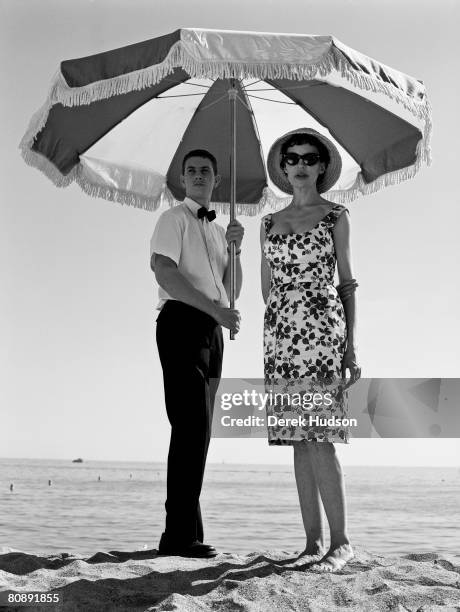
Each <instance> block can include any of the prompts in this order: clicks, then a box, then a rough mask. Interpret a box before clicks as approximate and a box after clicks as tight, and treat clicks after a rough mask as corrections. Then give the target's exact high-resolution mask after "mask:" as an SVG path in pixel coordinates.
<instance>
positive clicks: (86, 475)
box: [0, 459, 460, 556]
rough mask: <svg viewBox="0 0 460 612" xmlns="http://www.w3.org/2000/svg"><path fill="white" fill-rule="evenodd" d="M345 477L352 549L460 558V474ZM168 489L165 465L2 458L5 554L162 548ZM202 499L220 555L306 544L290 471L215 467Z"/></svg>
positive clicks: (364, 470) (0, 524)
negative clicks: (11, 551) (14, 551)
mask: <svg viewBox="0 0 460 612" xmlns="http://www.w3.org/2000/svg"><path fill="white" fill-rule="evenodd" d="M344 472H345V481H346V489H347V504H348V524H349V534H350V540H351V543H352V545H355V546H361V547H363V548H365V549H366V550H368V551H370V552H373V553H377V554H383V555H385V554H392V555H403V554H407V553H411V552H419V553H420V552H436V553H440V554H443V553H444V554H446V553H447V554H450V555H458V554H460V530H459V527H458V526H459V524H460V469H459V468H448V467H446V468H425V467H418V468H406V467H357V466H356V467H350V466H346V467H345V468H344ZM49 481H51V483H50V484H49ZM11 484H13V489H12V490H10V485H11ZM165 493H166V465H165V464H164V463H135V462H105V461H84V462H83V463H78V464H77V463H72V462H71V461H66V460H37V459H0V549H1V548H2V547H11V548H14V549H18V550H23V551H26V552H30V553H45V554H51V553H61V552H67V553H75V554H81V555H84V556H91V555H93V554H95V553H96V552H98V551H109V550H124V551H133V550H142V549H151V548H156V547H157V544H158V540H159V537H160V535H161V532H162V529H163V525H164V499H165ZM201 500H202V503H201V506H202V512H203V516H204V522H205V541H206V542H209V543H212V544H213V545H214V546H216V547H217V548H218V549H219V551H222V552H224V551H225V552H232V553H248V552H254V551H257V550H274V549H276V550H284V551H291V552H294V551H301V550H303V548H304V544H305V535H304V531H303V526H302V520H301V516H300V508H299V504H298V500H297V491H296V486H295V480H294V472H293V467H292V466H286V465H271V466H270V465H239V464H208V466H207V468H206V474H205V482H204V486H203V492H202V496H201ZM326 533H327V531H326Z"/></svg>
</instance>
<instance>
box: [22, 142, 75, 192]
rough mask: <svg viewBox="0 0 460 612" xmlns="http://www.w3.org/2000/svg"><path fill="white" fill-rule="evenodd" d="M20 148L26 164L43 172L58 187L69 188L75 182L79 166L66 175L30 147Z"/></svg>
mask: <svg viewBox="0 0 460 612" xmlns="http://www.w3.org/2000/svg"><path fill="white" fill-rule="evenodd" d="M20 148H21V155H22V158H23V160H24V161H25V162H26V164H27V165H28V166H32V167H33V168H37V169H38V170H40V171H41V172H43V174H44V175H45V176H46V177H48V178H49V179H50V181H52V183H54V185H55V186H56V187H68V186H69V185H70V184H71V183H72V182H73V181H74V180H75V177H76V174H77V169H78V166H75V167H74V168H73V169H72V170H71V171H70V172H69V174H67V175H64V174H62V173H61V172H60V171H59V170H58V169H57V168H56V166H55V165H54V164H53V163H52V162H50V161H49V160H48V158H46V157H45V156H44V155H42V154H41V153H37V152H36V151H32V150H31V149H29V148H28V147H23V146H21V147H20Z"/></svg>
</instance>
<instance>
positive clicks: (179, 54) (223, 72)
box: [19, 41, 432, 214]
mask: <svg viewBox="0 0 460 612" xmlns="http://www.w3.org/2000/svg"><path fill="white" fill-rule="evenodd" d="M176 67H182V68H183V69H184V70H185V71H186V72H188V73H189V74H190V75H191V76H194V77H202V78H211V79H213V78H214V79H215V78H229V77H236V78H259V79H278V78H286V79H294V80H301V79H304V78H313V77H315V76H319V77H322V76H323V77H325V76H327V75H328V74H329V73H330V72H332V71H333V70H337V71H338V72H339V73H340V74H341V75H342V77H343V78H345V79H347V80H348V81H349V82H350V83H351V84H352V85H354V86H356V87H358V88H360V89H362V90H368V91H373V92H380V93H383V94H385V95H387V96H388V97H389V98H391V99H392V100H395V101H396V102H397V103H401V104H402V105H403V106H404V108H406V109H407V110H408V111H409V112H411V113H412V114H413V115H414V116H415V117H417V118H418V119H421V120H422V121H423V122H424V129H423V146H422V147H421V148H420V149H419V148H417V162H416V165H417V170H418V168H419V163H420V162H421V161H423V162H425V163H426V164H427V165H430V163H431V148H430V141H431V131H432V123H431V107H430V103H429V101H428V98H427V96H426V95H425V97H424V100H423V101H422V100H420V101H419V100H415V99H409V98H408V97H407V96H406V95H405V94H404V93H403V92H402V91H401V90H400V89H398V88H397V87H396V86H395V85H393V84H391V83H384V82H382V81H379V80H378V79H376V78H374V77H370V76H368V75H365V74H363V73H362V72H360V71H358V70H356V69H355V68H354V67H353V66H352V65H351V64H350V62H349V61H348V59H347V58H346V56H345V55H343V54H342V52H341V51H340V50H339V49H338V48H337V47H335V46H334V44H332V45H331V47H330V50H329V51H328V52H327V53H326V54H324V55H323V57H322V58H321V59H320V60H319V61H318V62H316V63H312V64H308V65H306V64H289V65H286V64H282V63H280V64H278V63H268V62H267V63H261V62H248V61H245V62H231V61H227V62H226V61H221V60H216V61H213V62H212V61H207V62H201V61H196V60H195V59H194V58H193V57H191V56H190V55H189V54H188V53H187V52H186V49H185V47H184V46H183V45H182V43H181V41H178V42H177V43H175V44H174V45H173V46H172V47H171V49H170V52H169V54H168V55H167V57H166V58H165V60H164V61H163V62H161V63H160V64H156V65H154V66H150V67H149V68H144V69H142V70H137V71H134V72H130V73H128V74H125V75H120V76H118V77H114V78H112V79H106V80H103V81H98V82H96V83H91V84H90V85H86V86H84V87H75V88H74V87H69V86H68V85H67V83H66V81H65V79H64V77H63V75H62V73H61V72H60V71H58V73H57V74H55V76H54V79H53V82H52V85H51V87H50V90H49V93H48V97H47V101H46V103H45V104H44V105H43V106H42V107H41V108H40V109H39V110H38V111H37V112H36V113H35V114H34V115H33V117H32V118H31V120H30V123H29V127H28V129H27V131H26V133H25V135H24V137H23V138H22V140H21V143H20V145H19V147H20V149H21V150H22V155H23V157H24V160H25V161H26V163H28V164H29V165H32V166H35V167H36V168H38V169H40V170H41V171H42V172H44V173H45V174H46V176H48V177H49V178H50V179H51V180H52V182H53V183H54V184H55V185H57V186H59V187H65V186H67V185H69V184H70V183H71V182H72V181H73V180H75V178H76V176H77V175H78V172H75V171H76V170H77V168H74V169H73V170H72V171H71V172H70V173H69V174H68V175H66V176H64V175H62V174H61V173H60V172H59V170H58V169H57V168H56V167H55V166H54V165H53V164H51V163H50V162H47V160H46V159H45V158H44V157H43V156H42V155H40V154H38V153H36V152H34V151H31V146H32V144H33V142H34V140H35V137H36V135H37V134H38V133H39V132H40V131H41V129H42V128H43V127H44V126H45V123H46V121H47V118H48V115H49V111H50V109H51V108H52V106H53V105H54V104H56V103H61V104H63V105H65V106H74V105H79V104H89V103H91V102H92V101H94V100H99V99H103V98H108V97H111V96H114V95H119V94H124V93H128V92H130V91H133V90H140V89H144V88H146V87H149V86H151V85H153V84H155V83H157V82H159V81H160V80H161V79H162V78H164V77H165V76H167V75H168V74H170V73H171V72H172V71H173V70H174V69H175V68H176ZM419 144H420V143H419ZM417 170H416V171H417ZM393 174H395V173H391V174H390V175H384V176H383V177H380V179H378V182H377V181H374V182H373V183H372V184H371V185H365V184H364V183H362V182H361V183H360V182H359V178H360V177H358V182H357V183H355V185H354V186H353V188H352V191H353V189H354V188H355V189H357V190H359V191H360V192H361V193H373V192H374V191H375V190H376V189H377V188H376V187H375V185H377V184H378V185H380V186H382V185H388V184H394V183H395V182H399V181H400V180H405V179H404V178H402V177H404V176H406V175H407V176H408V178H409V175H408V171H407V170H406V169H404V170H401V171H398V172H397V173H396V175H395V177H393ZM392 177H393V178H392ZM398 177H399V179H398ZM85 190H87V192H89V191H91V192H94V190H95V187H94V186H92V187H91V189H90V188H89V186H88V185H87V186H86V188H85ZM112 191H115V190H111V189H110V188H101V193H102V192H104V193H107V195H108V196H110V195H111V192H112ZM96 196H97V193H96ZM101 197H105V196H101ZM171 197H172V196H171ZM273 197H275V198H276V196H274V195H273ZM273 197H271V196H270V197H268V196H266V195H265V194H264V195H263V196H262V200H261V202H262V201H263V202H265V203H266V204H268V205H269V206H271V204H270V202H272V201H273ZM337 197H340V198H341V200H340V201H342V198H344V200H343V201H344V202H345V201H346V202H349V201H352V200H354V199H355V198H356V197H357V195H354V194H353V193H348V195H346V194H343V195H342V194H340V195H338V196H337ZM108 199H113V200H115V201H119V202H122V203H128V202H127V200H131V199H133V200H134V201H135V202H136V204H134V205H135V206H138V207H140V208H144V209H146V210H155V208H156V207H157V204H155V202H154V201H153V200H152V199H150V198H145V197H142V196H133V198H131V196H130V194H126V195H123V194H120V195H113V197H109V198H108ZM266 204H263V205H266ZM223 205H225V204H223ZM261 205H262V204H261ZM254 214H257V213H254Z"/></svg>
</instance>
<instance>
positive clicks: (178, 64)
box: [45, 41, 428, 121]
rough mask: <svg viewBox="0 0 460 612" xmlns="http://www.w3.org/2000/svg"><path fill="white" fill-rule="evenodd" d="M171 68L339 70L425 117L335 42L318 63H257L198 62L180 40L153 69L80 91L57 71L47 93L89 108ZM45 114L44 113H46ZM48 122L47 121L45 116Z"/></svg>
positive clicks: (261, 72) (274, 73)
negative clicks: (355, 64) (359, 66)
mask: <svg viewBox="0 0 460 612" xmlns="http://www.w3.org/2000/svg"><path fill="white" fill-rule="evenodd" d="M175 68H182V69H183V70H184V71H185V72H187V73H188V74H189V75H190V77H194V78H206V79H219V78H238V79H248V78H249V79H252V78H256V79H292V80H303V79H312V78H315V77H325V76H327V75H328V74H330V73H331V72H332V71H333V70H337V71H338V72H340V74H341V76H342V77H344V78H346V79H347V80H348V81H349V82H350V83H351V84H352V85H354V86H356V87H358V88H359V89H363V90H367V91H373V92H376V93H383V94H385V95H387V96H388V97H389V98H391V99H392V100H396V101H397V102H399V103H402V104H403V106H404V107H405V108H406V109H407V110H409V111H410V112H411V113H412V114H413V115H414V116H416V117H418V118H420V119H426V116H427V110H428V109H427V108H426V96H425V98H424V99H423V100H416V99H410V98H408V94H407V93H404V92H402V91H401V90H400V89H399V88H398V87H397V86H396V85H393V84H392V83H388V82H383V81H381V80H379V79H378V78H376V77H372V76H369V75H367V74H363V72H361V71H359V70H357V69H356V68H354V67H353V66H352V64H351V63H350V61H349V60H348V59H347V58H346V56H345V55H344V54H343V53H342V52H341V51H340V49H338V48H337V47H336V46H335V45H334V43H332V44H331V46H330V49H329V51H328V52H327V53H325V54H324V55H323V56H322V57H321V58H320V59H319V60H318V61H317V62H311V63H308V64H307V63H298V64H286V63H282V62H280V63H277V62H260V61H248V60H245V61H239V62H235V61H225V60H207V61H202V60H198V61H197V60H196V59H195V58H194V57H192V56H191V55H190V54H189V53H188V51H187V48H186V46H185V45H184V44H183V43H182V41H178V42H176V43H174V45H172V46H171V49H170V50H169V53H168V55H167V56H166V58H165V59H164V60H163V61H162V62H160V63H158V64H155V65H153V66H149V67H148V68H142V69H140V70H135V71H132V72H129V73H127V74H123V75H119V76H116V77H113V78H109V79H104V80H100V81H96V82H93V83H91V84H88V85H84V86H82V87H70V86H69V85H68V84H67V82H66V80H65V78H64V76H63V74H62V72H61V71H60V70H59V71H58V72H57V74H56V75H55V77H54V79H53V83H52V86H51V89H50V93H49V95H48V102H49V106H52V104H56V103H61V104H63V105H64V106H75V105H82V104H90V103H91V102H94V101H96V100H102V99H105V98H110V97H112V96H116V95H121V94H125V93H128V92H130V91H138V90H142V89H145V88H147V87H151V86H152V85H155V84H156V83H159V82H160V81H161V80H162V79H163V78H164V77H166V76H167V75H168V74H171V73H172V72H173V71H174V69H175ZM46 114H47V113H46ZM45 121H46V118H45Z"/></svg>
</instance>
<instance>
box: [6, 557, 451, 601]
mask: <svg viewBox="0 0 460 612" xmlns="http://www.w3.org/2000/svg"><path fill="white" fill-rule="evenodd" d="M355 553H356V557H355V558H354V559H353V560H352V561H350V562H349V563H348V565H347V566H346V567H345V568H344V569H343V570H342V571H341V572H338V573H336V574H318V573H315V572H312V571H310V570H309V567H310V565H309V563H308V562H306V561H305V558H303V557H299V554H298V553H289V552H286V551H282V552H281V551H265V552H256V553H252V554H249V555H236V554H230V553H221V554H219V555H218V556H217V557H215V558H214V559H209V560H203V559H186V558H182V557H164V556H157V554H156V551H155V550H143V551H135V552H127V551H110V552H97V553H95V554H94V555H93V556H92V557H90V558H88V559H85V558H83V557H78V556H74V555H72V556H71V555H66V554H65V553H62V554H61V555H57V556H40V555H38V554H32V553H26V552H21V551H13V550H11V549H0V601H1V602H2V603H4V602H5V601H6V597H7V595H8V594H9V593H24V592H31V591H40V592H43V593H59V594H60V599H61V603H60V604H59V605H56V606H54V605H52V604H47V605H46V606H45V607H46V610H62V611H66V612H67V611H68V612H77V611H80V610H81V611H85V612H88V611H91V612H99V611H101V612H102V611H104V612H105V611H107V612H113V611H118V610H120V611H121V610H123V611H129V610H133V611H141V610H149V611H151V612H153V611H157V612H160V611H166V610H168V611H169V610H176V611H179V612H203V611H207V610H210V611H211V610H212V611H213V612H215V611H219V612H226V611H230V610H231V611H238V612H272V611H273V612H289V611H291V610H292V611H295V612H300V611H302V612H306V611H311V612H323V611H324V612H334V611H335V610H344V609H345V610H348V611H350V612H355V611H356V612H358V611H359V612H362V611H365V612H373V611H374V610H375V611H381V610H387V611H407V610H410V611H413V612H416V611H417V612H437V611H441V610H442V611H443V612H446V611H449V610H456V611H459V610H460V577H459V559H458V558H457V557H453V556H452V557H451V556H446V555H442V556H441V555H437V554H435V553H411V554H409V555H405V556H404V557H390V556H386V557H383V556H379V555H375V554H371V553H369V552H367V551H365V550H363V549H359V548H358V549H357V550H356V551H355ZM0 609H3V608H2V606H1V605H0ZM4 609H6V610H8V611H9V612H11V611H12V610H15V609H17V610H25V609H27V610H37V612H38V611H41V612H42V611H43V609H44V607H43V606H35V607H34V606H32V607H27V608H20V607H17V608H15V607H14V606H8V607H7V608H4Z"/></svg>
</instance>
